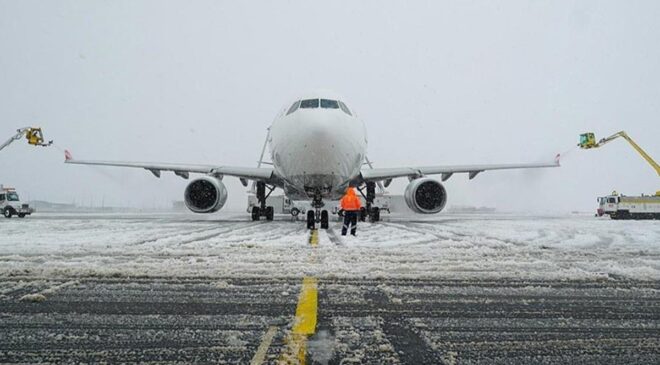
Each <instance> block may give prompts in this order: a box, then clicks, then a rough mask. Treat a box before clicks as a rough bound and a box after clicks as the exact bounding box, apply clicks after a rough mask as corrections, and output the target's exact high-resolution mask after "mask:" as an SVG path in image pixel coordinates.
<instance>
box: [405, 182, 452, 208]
mask: <svg viewBox="0 0 660 365" xmlns="http://www.w3.org/2000/svg"><path fill="white" fill-rule="evenodd" d="M403 196H404V198H405V200H406V204H407V205H408V207H409V208H410V209H411V210H412V211H413V212H415V213H421V214H435V213H439V212H440V211H441V210H442V208H444V207H445V204H446V203H447V190H445V187H444V186H442V184H440V182H438V181H436V180H433V179H431V178H428V177H422V178H419V179H415V180H413V181H411V182H410V184H408V186H407V187H406V191H405V193H404V195H403Z"/></svg>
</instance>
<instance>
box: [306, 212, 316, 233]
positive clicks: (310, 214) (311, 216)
mask: <svg viewBox="0 0 660 365" xmlns="http://www.w3.org/2000/svg"><path fill="white" fill-rule="evenodd" d="M315 219H316V217H314V211H313V210H308V211H307V229H314V228H316V227H315V226H316V222H314V220H315Z"/></svg>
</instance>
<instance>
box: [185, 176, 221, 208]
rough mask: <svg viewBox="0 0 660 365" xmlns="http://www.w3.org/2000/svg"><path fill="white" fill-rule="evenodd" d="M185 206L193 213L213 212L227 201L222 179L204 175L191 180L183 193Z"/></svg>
mask: <svg viewBox="0 0 660 365" xmlns="http://www.w3.org/2000/svg"><path fill="white" fill-rule="evenodd" d="M183 196H184V202H185V203H186V207H188V209H190V210H191V211H193V212H195V213H213V212H217V211H218V210H220V209H221V208H222V207H223V206H224V205H225V202H227V189H226V188H225V184H223V183H222V181H220V180H218V179H216V178H214V177H211V176H204V177H200V178H199V179H196V180H193V181H191V182H190V184H188V186H187V187H186V191H185V192H184V194H183Z"/></svg>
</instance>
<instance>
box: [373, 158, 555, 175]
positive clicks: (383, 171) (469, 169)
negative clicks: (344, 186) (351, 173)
mask: <svg viewBox="0 0 660 365" xmlns="http://www.w3.org/2000/svg"><path fill="white" fill-rule="evenodd" d="M559 166H560V165H559V155H557V156H556V157H555V160H554V161H552V162H539V163H519V164H492V165H447V166H423V167H395V168H375V169H365V170H362V171H361V172H360V173H361V175H362V179H363V180H364V181H380V180H391V179H394V178H397V177H413V178H414V177H419V176H425V175H442V181H446V180H447V179H449V178H450V177H451V176H452V175H453V174H457V173H467V174H468V176H469V178H470V179H473V178H474V177H475V176H477V174H478V173H480V172H483V171H487V170H508V169H535V168H543V167H559Z"/></svg>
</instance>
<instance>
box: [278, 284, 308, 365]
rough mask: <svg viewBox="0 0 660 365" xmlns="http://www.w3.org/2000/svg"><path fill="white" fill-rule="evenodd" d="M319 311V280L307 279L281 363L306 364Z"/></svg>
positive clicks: (301, 292)
mask: <svg viewBox="0 0 660 365" xmlns="http://www.w3.org/2000/svg"><path fill="white" fill-rule="evenodd" d="M317 310H318V279H316V278H314V277H306V278H304V279H303V284H302V289H301V291H300V296H299V297H298V306H297V307H296V317H295V319H294V323H293V328H292V329H291V333H290V334H289V336H288V337H287V338H286V340H285V344H286V347H285V352H284V353H283V354H282V356H281V357H280V361H279V363H284V364H300V365H304V364H305V355H306V353H307V337H309V336H310V335H313V334H314V333H315V332H316V316H317Z"/></svg>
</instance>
